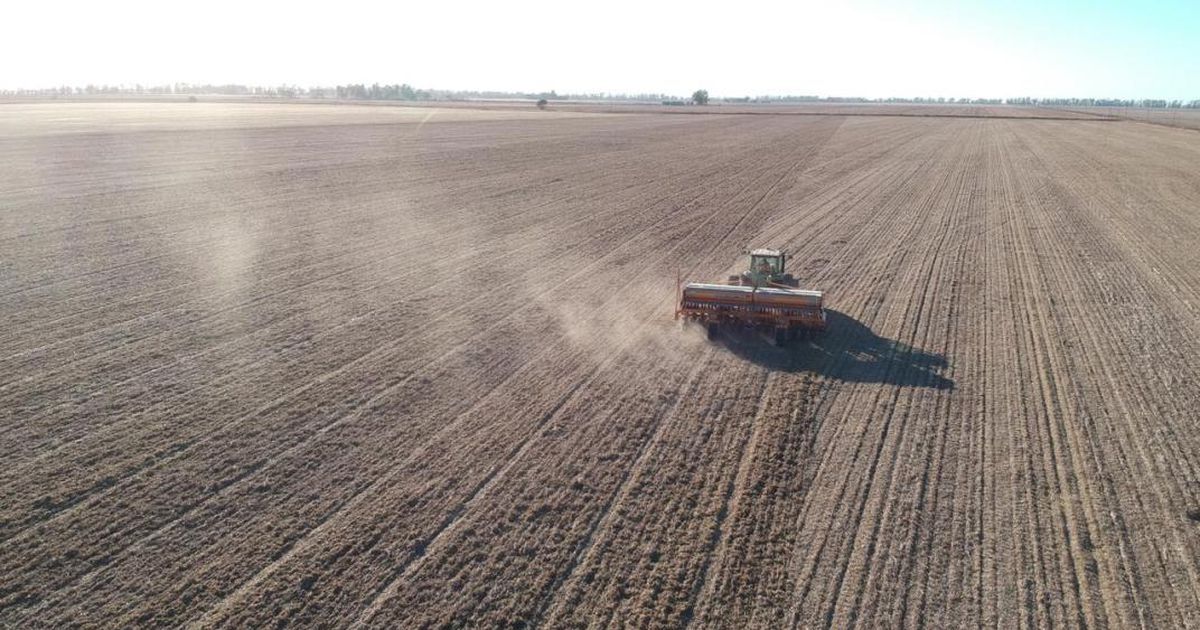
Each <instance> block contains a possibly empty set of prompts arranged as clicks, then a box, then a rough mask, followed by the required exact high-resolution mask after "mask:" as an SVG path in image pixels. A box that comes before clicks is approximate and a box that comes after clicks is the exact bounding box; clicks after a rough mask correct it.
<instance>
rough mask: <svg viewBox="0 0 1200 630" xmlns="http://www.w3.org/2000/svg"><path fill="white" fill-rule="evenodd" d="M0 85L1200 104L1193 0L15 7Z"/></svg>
mask: <svg viewBox="0 0 1200 630" xmlns="http://www.w3.org/2000/svg"><path fill="white" fill-rule="evenodd" d="M3 14H4V15H5V20H4V22H5V25H4V27H3V36H2V37H0V88H4V89H11V88H22V87H24V88H38V87H50V86H57V85H63V84H65V85H85V84H88V83H94V84H124V85H133V84H137V83H140V84H143V85H154V84H166V83H174V82H184V83H242V84H248V85H281V84H291V85H300V86H305V87H307V86H314V85H323V86H331V85H336V84H345V83H367V84H370V83H375V82H378V83H408V84H410V85H413V86H415V87H419V88H441V89H477V90H511V91H531V92H532V91H543V90H551V89H553V90H557V91H558V92H560V93H567V92H612V93H616V92H623V93H639V92H654V93H669V94H677V95H685V94H691V92H692V91H693V90H695V89H698V88H706V89H708V90H709V92H710V93H712V94H713V95H714V96H743V95H750V96H757V95H765V94H815V95H820V96H865V97H886V96H945V97H972V98H978V97H998V98H1004V97H1014V96H1034V97H1048V96H1080V97H1084V96H1091V97H1113V98H1165V99H1176V98H1178V99H1184V100H1189V99H1197V98H1200V0H1193V1H1190V2H1176V1H1168V2H1154V1H1148V2H1127V3H1104V2H1049V1H1047V2H1039V1H1038V0H1016V1H1013V2H996V3H990V6H989V3H966V2H955V1H952V0H929V1H924V2H916V1H902V2H884V1H881V0H856V1H852V2H846V3H836V2H829V1H824V2H807V1H795V2H780V3H770V2H758V1H737V0H733V1H731V0H724V1H722V2H718V3H712V4H707V3H704V2H696V1H691V2H674V1H672V2H652V1H651V0H635V1H629V0H615V1H600V2H588V3H571V2H567V1H565V0H560V1H547V2H541V1H536V2H535V1H522V0H510V1H505V0H497V1H495V2H475V1H471V0H463V1H459V2H436V1H432V0H430V1H422V2H415V3H411V4H409V3H405V2H379V3H376V2H362V1H357V0H340V1H338V2H328V1H327V2H319V3H316V2H314V3H304V2H277V1H273V0H272V1H263V2H256V1H254V0H240V1H236V2H231V1H227V0H216V1H212V2H208V1H205V2H200V1H195V0H192V1H175V2H171V1H167V0H163V1H159V2H142V1H130V0H112V1H106V2H84V1H64V0H58V1H56V0H46V1H36V0H14V2H13V3H12V4H10V5H9V6H7V7H6V8H5V9H4V11H3Z"/></svg>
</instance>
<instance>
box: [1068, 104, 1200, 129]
mask: <svg viewBox="0 0 1200 630" xmlns="http://www.w3.org/2000/svg"><path fill="white" fill-rule="evenodd" d="M1071 111H1073V112H1077V113H1083V114H1099V115H1107V116H1113V117H1116V118H1125V119H1128V120H1138V121H1142V122H1149V123H1155V124H1159V125H1168V126H1171V127H1186V128H1188V129H1200V109H1183V108H1178V109H1164V108H1157V107H1156V108H1147V107H1072V108H1071Z"/></svg>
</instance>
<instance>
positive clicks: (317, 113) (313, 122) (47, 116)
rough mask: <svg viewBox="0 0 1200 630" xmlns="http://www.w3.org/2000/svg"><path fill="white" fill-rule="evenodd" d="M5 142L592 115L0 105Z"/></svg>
mask: <svg viewBox="0 0 1200 630" xmlns="http://www.w3.org/2000/svg"><path fill="white" fill-rule="evenodd" d="M0 113H2V114H3V116H0V137H13V136H41V135H53V134H61V133H80V132H101V131H102V132H106V133H119V132H133V131H149V130H179V131H183V130H204V129H224V128H236V127H245V128H259V127H320V126H327V125H363V124H384V123H387V124H404V123H425V122H429V121H438V122H445V121H460V122H463V121H470V120H512V119H517V118H529V117H539V118H547V117H555V118H557V117H562V116H570V115H574V116H580V115H587V114H585V113H583V112H575V113H566V112H541V111H537V110H536V109H535V108H533V107H532V106H526V107H524V108H521V109H517V108H506V109H498V108H493V109H478V108H476V109H467V108H462V107H391V106H387V105H378V104H354V105H349V104H334V103H315V104H306V103H255V102H233V103H231V102H197V103H180V102H173V103H170V102H160V103H136V102H67V103H45V102H29V103H0Z"/></svg>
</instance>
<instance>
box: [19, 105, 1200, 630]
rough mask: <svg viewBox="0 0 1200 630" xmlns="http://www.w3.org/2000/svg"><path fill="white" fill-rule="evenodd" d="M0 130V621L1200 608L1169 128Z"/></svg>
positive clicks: (642, 118) (236, 117)
mask: <svg viewBox="0 0 1200 630" xmlns="http://www.w3.org/2000/svg"><path fill="white" fill-rule="evenodd" d="M0 107H10V106H7V105H6V106H0ZM21 107H23V108H24V109H22V110H20V111H19V116H20V117H21V118H20V122H18V123H14V122H13V119H12V118H11V117H10V118H7V119H6V121H5V122H4V123H3V124H2V125H0V127H2V128H3V129H2V130H3V131H4V133H3V134H0V148H2V153H0V154H2V155H3V156H4V157H3V160H4V165H3V167H4V168H3V171H0V172H3V175H2V176H0V200H2V201H3V208H4V212H3V213H0V244H2V245H0V251H2V252H3V255H2V256H0V269H2V270H3V273H0V294H2V295H3V299H2V300H0V315H2V317H3V321H4V322H5V323H6V325H5V326H4V327H3V328H2V329H0V339H2V341H0V458H2V461H4V462H5V466H3V467H0V567H3V571H2V575H3V580H2V581H0V626H11V627H58V626H63V625H80V624H82V625H93V624H103V625H109V626H114V627H133V626H144V625H152V624H153V625H170V626H176V625H182V624H188V623H192V624H196V625H197V626H198V627H210V626H243V627H262V626H267V625H268V624H276V623H280V622H291V623H294V624H302V625H312V626H324V627H343V626H348V625H352V624H354V623H355V622H363V623H364V624H365V625H370V626H378V627H419V626H440V625H443V624H453V625H462V624H472V625H478V626H484V627H492V626H496V625H500V624H508V625H517V626H520V625H523V624H528V625H538V626H545V627H574V626H578V625H583V624H593V623H598V624H621V623H625V624H629V625H633V626H639V627H642V626H679V625H693V626H697V627H708V626H723V627H751V626H752V627H763V628H778V627H786V626H793V627H814V626H830V625H832V626H846V625H851V624H855V623H857V624H861V625H862V626H864V627H896V626H904V625H926V626H931V627H958V626H968V625H969V626H975V625H985V624H986V625H988V626H994V627H1003V628H1010V627H1032V626H1043V625H1051V624H1053V625H1069V626H1075V625H1087V626H1104V625H1107V626H1111V627H1128V626H1137V625H1140V626H1147V627H1181V626H1186V625H1189V624H1195V623H1196V620H1197V619H1200V586H1198V585H1200V565H1197V563H1196V558H1198V557H1200V526H1198V525H1197V523H1196V521H1197V519H1198V518H1200V516H1197V510H1200V483H1198V479H1200V433H1197V432H1196V430H1195V426H1196V425H1195V419H1196V418H1197V417H1200V359H1197V357H1200V248H1197V247H1196V243H1197V242H1200V214H1197V212H1196V208H1198V207H1200V177H1198V175H1197V174H1198V173H1200V136H1197V135H1196V134H1195V133H1194V132H1192V131H1188V130H1179V129H1171V128H1168V127H1161V126H1152V125H1144V124H1140V123H1133V122H1100V121H1084V120H1081V121H1064V120H1017V119H1003V118H1002V119H986V118H952V117H898V116H888V117H871V116H835V115H825V116H756V115H747V116H741V115H722V116H656V115H640V114H628V115H606V116H602V115H596V116H568V115H562V114H561V113H558V114H556V113H555V112H546V113H545V114H546V115H534V116H528V117H527V116H511V115H507V114H505V113H503V112H475V113H473V114H472V113H470V112H468V111H460V112H457V113H456V114H455V115H454V116H452V117H447V118H445V119H439V118H438V117H436V116H435V117H433V118H431V119H430V118H426V117H424V116H411V115H404V116H401V115H392V114H382V115H371V116H365V117H364V116H363V115H362V114H352V113H346V114H345V116H344V117H338V116H335V115H334V114H331V113H328V112H326V113H322V114H319V116H323V117H326V118H325V119H322V120H306V121H304V120H298V119H297V117H300V118H303V116H302V115H301V114H299V113H298V112H297V111H295V110H292V109H289V107H287V106H272V105H254V106H250V105H242V106H240V107H261V108H263V110H262V111H261V112H259V111H255V112H251V113H249V114H247V113H246V112H241V113H236V114H235V113H230V115H228V116H222V115H221V111H220V107H222V106H220V105H208V107H210V108H217V111H216V112H215V114H214V113H213V112H212V111H208V110H206V111H207V113H206V114H205V115H204V116H203V117H201V118H199V119H198V118H195V117H190V116H192V115H191V114H190V113H189V112H188V109H187V108H188V107H189V105H186V104H178V105H165V104H159V105H155V106H153V108H152V111H151V112H148V113H146V114H145V116H144V119H145V120H147V121H151V120H152V122H147V123H145V124H143V123H142V122H140V121H141V119H140V118H139V116H138V115H137V112H136V111H135V112H134V113H133V115H132V116H128V112H126V113H122V114H119V116H118V118H120V120H131V121H133V122H131V123H129V124H127V125H126V124H115V123H113V122H112V116H113V113H112V112H106V111H104V107H103V106H102V105H98V104H92V105H88V107H92V108H99V110H100V113H96V112H95V111H93V112H91V113H86V112H84V113H82V114H81V113H80V112H79V111H73V112H71V113H69V114H68V113H65V112H68V111H69V110H68V109H63V108H64V107H67V108H70V107H74V106H72V105H67V106H63V105H43V106H37V107H33V106H28V105H22V106H21ZM114 107H129V106H128V105H114ZM292 107H300V108H304V106H292ZM162 108H166V109H162ZM312 109H313V108H312V107H309V108H308V110H305V111H311V110H312ZM8 111H9V112H10V113H11V112H16V111H17V110H8ZM14 115H16V114H14ZM68 115H69V116H81V115H82V116H84V117H85V120H84V121H83V122H82V123H81V126H76V127H72V128H70V129H63V127H62V125H59V124H56V123H55V121H54V119H55V118H56V117H62V116H68ZM87 116H93V117H97V116H98V117H99V118H97V119H91V118H86V117H87ZM106 116H107V118H106ZM381 116H382V117H381ZM173 117H174V118H173ZM270 121H273V122H270ZM747 246H776V247H782V248H784V249H786V250H788V251H790V252H791V253H792V259H791V260H792V265H793V267H794V269H793V271H794V273H796V274H797V276H798V277H799V278H800V280H801V282H802V285H803V286H805V287H811V288H817V289H823V290H825V291H826V292H827V294H826V295H827V305H828V306H829V307H830V308H831V309H832V310H831V312H830V322H831V325H830V329H829V331H828V332H827V333H826V334H825V335H824V336H823V337H821V338H819V339H817V340H814V341H811V342H805V343H800V344H797V345H796V346H794V347H792V348H788V349H776V348H774V347H772V346H770V345H768V344H766V343H765V342H764V341H763V340H760V339H758V338H756V337H753V336H749V335H743V334H737V335H733V336H730V337H726V338H724V339H722V340H720V341H719V342H716V343H710V342H708V341H706V340H705V339H704V335H703V332H702V331H699V330H694V329H687V328H680V327H679V326H678V325H676V324H675V322H673V321H672V319H671V308H672V302H673V300H674V289H675V278H676V274H677V272H678V273H681V274H682V275H683V276H684V277H686V278H690V279H714V278H716V279H719V278H722V277H724V276H725V275H726V274H728V273H730V272H731V271H733V270H734V269H736V268H737V267H739V266H740V265H741V264H743V263H742V261H741V259H740V253H741V251H742V250H743V249H744V248H745V247H747Z"/></svg>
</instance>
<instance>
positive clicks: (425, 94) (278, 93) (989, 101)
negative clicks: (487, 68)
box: [0, 83, 1200, 109]
mask: <svg viewBox="0 0 1200 630" xmlns="http://www.w3.org/2000/svg"><path fill="white" fill-rule="evenodd" d="M138 94H147V95H187V96H201V95H221V96H260V97H269V98H316V99H342V100H364V101H367V100H369V101H455V100H474V99H500V100H509V99H511V100H530V101H538V100H542V99H545V100H547V101H556V100H572V101H633V102H659V103H670V104H676V103H679V104H683V103H686V102H690V101H689V99H687V98H686V97H680V96H677V95H673V94H658V93H646V94H612V93H606V92H595V93H579V94H559V93H558V92H556V91H554V90H550V91H548V92H499V91H480V90H434V89H418V88H414V87H413V86H411V85H408V84H407V83H399V84H379V83H373V84H371V85H366V84H363V83H351V84H347V85H337V86H333V87H322V86H318V87H301V86H298V85H278V86H273V87H266V86H252V85H238V84H232V83H231V84H221V85H211V84H202V85H200V84H191V83H172V84H169V85H132V86H130V85H85V86H69V85H63V86H58V87H50V88H39V89H19V90H0V96H32V97H43V98H66V97H74V96H103V95H113V96H116V95H138ZM713 100H714V101H719V102H723V103H912V104H939V105H940V104H950V105H1029V106H1041V107H1144V108H1185V109H1200V100H1191V101H1180V100H1173V101H1167V100H1163V99H1111V98H1041V99H1039V98H1031V97H1028V96H1023V97H1018V98H953V97H950V98H946V97H919V96H918V97H913V98H900V97H891V98H862V97H857V96H813V95H781V96H774V95H768V96H757V97H750V96H739V97H725V98H714V99H713Z"/></svg>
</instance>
